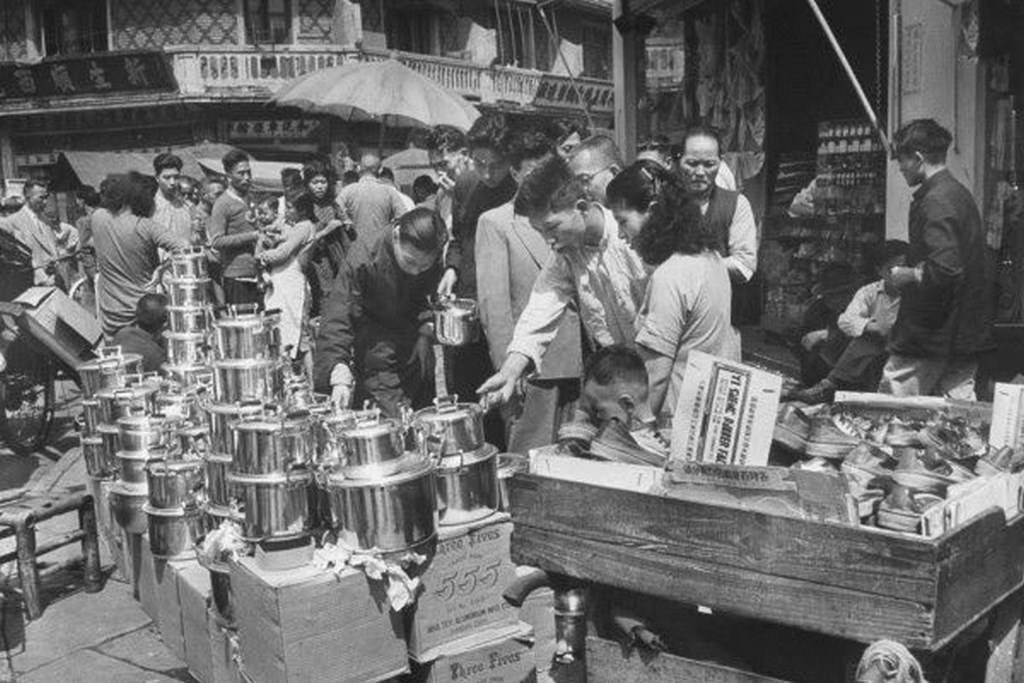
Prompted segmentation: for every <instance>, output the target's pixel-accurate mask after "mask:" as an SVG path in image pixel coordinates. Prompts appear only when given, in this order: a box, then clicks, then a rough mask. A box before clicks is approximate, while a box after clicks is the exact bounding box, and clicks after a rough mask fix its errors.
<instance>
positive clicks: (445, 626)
mask: <svg viewBox="0 0 1024 683" xmlns="http://www.w3.org/2000/svg"><path fill="white" fill-rule="evenodd" d="M438 536H439V538H438V543H437V550H436V552H435V553H434V556H433V557H432V558H430V560H429V561H428V562H427V563H426V564H425V565H423V566H422V567H420V568H419V570H418V571H417V572H416V575H417V576H419V578H420V580H421V581H422V582H423V590H422V591H421V592H420V595H419V598H418V599H417V600H416V604H415V606H413V607H412V608H411V609H410V610H408V611H409V615H408V635H409V655H410V656H411V657H412V658H413V659H415V660H416V661H418V662H429V661H431V660H433V659H435V658H436V657H437V656H438V655H439V653H440V649H439V648H441V647H442V646H444V645H447V644H449V643H452V642H454V641H456V640H459V639H461V638H464V637H465V636H467V635H469V634H471V633H475V632H477V631H480V630H482V629H494V628H497V627H501V626H506V627H509V628H514V627H515V626H516V625H517V624H518V622H519V620H518V617H517V616H516V610H515V608H513V607H512V606H511V605H509V604H508V603H507V602H506V601H505V598H504V597H502V592H503V591H504V590H505V588H506V587H508V586H509V585H510V584H511V583H512V582H513V581H514V580H515V576H516V574H515V571H516V570H515V565H513V564H512V559H511V556H510V553H509V546H510V539H511V537H512V522H511V521H509V517H508V515H505V514H500V515H494V516H493V517H490V518H488V519H486V520H484V521H482V522H477V523H475V524H466V525H460V526H453V527H442V529H441V531H440V533H439V534H438Z"/></svg>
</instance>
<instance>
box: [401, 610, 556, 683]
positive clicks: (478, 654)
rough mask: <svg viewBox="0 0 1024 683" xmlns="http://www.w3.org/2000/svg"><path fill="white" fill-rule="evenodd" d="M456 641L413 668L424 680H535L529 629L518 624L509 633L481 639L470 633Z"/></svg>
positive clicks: (436, 682)
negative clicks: (426, 663)
mask: <svg viewBox="0 0 1024 683" xmlns="http://www.w3.org/2000/svg"><path fill="white" fill-rule="evenodd" d="M460 642H464V643H465V645H459V644H458V643H455V644H453V645H452V647H451V649H450V651H448V652H445V654H443V655H441V656H440V657H438V659H436V660H435V661H433V662H432V663H430V664H428V665H426V666H423V667H419V668H417V669H414V676H413V680H415V681H417V682H420V681H423V682H424V683H524V682H525V681H534V680H536V673H537V663H536V661H535V658H534V654H533V645H532V637H531V634H530V628H529V626H527V625H526V624H518V625H517V626H516V627H515V630H514V631H512V632H511V633H506V634H505V635H503V636H499V637H497V638H492V639H491V640H488V641H484V642H480V639H479V638H477V637H474V636H470V637H469V638H467V639H466V640H465V641H460Z"/></svg>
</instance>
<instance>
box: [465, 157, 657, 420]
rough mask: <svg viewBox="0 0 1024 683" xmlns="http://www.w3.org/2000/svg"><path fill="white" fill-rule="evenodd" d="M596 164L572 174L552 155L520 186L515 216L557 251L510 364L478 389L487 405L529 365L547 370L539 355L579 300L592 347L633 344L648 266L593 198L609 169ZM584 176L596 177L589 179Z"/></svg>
mask: <svg viewBox="0 0 1024 683" xmlns="http://www.w3.org/2000/svg"><path fill="white" fill-rule="evenodd" d="M581 147H583V145H581ZM612 148H613V150H614V154H611V155H608V156H610V157H612V158H614V157H617V156H618V150H617V149H614V144H613V145H612ZM578 149H579V148H578ZM577 153H580V152H579V151H578V152H577ZM602 163H603V162H602ZM597 165H599V162H590V161H588V163H587V164H585V165H584V164H579V165H577V166H576V168H577V169H580V168H586V169H588V170H587V171H580V172H576V173H574V169H571V168H570V166H569V164H567V163H566V162H565V160H563V159H562V158H561V157H557V156H556V157H552V158H550V159H547V160H545V161H544V162H543V163H541V164H540V165H539V166H537V168H535V169H534V170H533V171H532V172H531V173H530V174H529V175H527V176H526V177H525V178H524V179H523V181H522V183H521V185H520V187H519V192H518V194H517V195H516V203H515V211H516V213H519V214H521V215H524V216H527V217H528V218H529V221H530V224H531V225H532V226H533V228H534V229H535V230H537V231H539V232H540V233H541V234H542V235H543V236H544V239H545V241H546V242H547V243H548V244H549V245H550V246H551V248H552V250H553V251H554V252H555V253H554V254H553V255H552V256H551V257H550V259H549V260H548V262H547V263H546V264H545V265H544V268H543V269H542V270H541V273H540V275H539V276H538V278H537V281H536V282H535V283H534V285H533V291H532V292H531V293H530V299H529V301H528V302H527V304H526V308H525V309H524V310H523V313H522V315H520V316H519V321H518V322H517V323H516V327H515V331H514V332H513V334H512V342H511V343H510V344H509V346H508V352H507V356H506V358H505V362H504V363H503V364H502V366H501V369H500V370H498V372H497V374H495V375H494V376H492V377H491V378H490V379H488V380H487V381H486V382H484V384H483V385H482V386H481V387H480V388H479V389H478V390H477V393H479V394H483V395H485V396H486V398H487V402H488V403H489V404H493V403H505V402H507V401H508V400H509V399H510V398H511V396H512V395H513V393H514V392H515V389H516V385H517V384H518V382H519V380H520V379H521V378H522V377H523V376H524V375H525V374H526V373H527V371H529V370H530V368H531V367H532V368H534V369H535V370H537V371H542V370H543V366H542V364H541V360H542V358H543V356H544V355H545V352H546V351H547V349H548V347H549V346H550V344H551V342H552V341H553V340H554V338H555V336H556V334H557V332H558V328H559V324H560V323H561V320H562V316H563V315H565V312H566V311H567V310H568V309H569V306H570V304H571V303H572V302H574V301H578V305H579V309H580V317H581V318H582V320H583V328H584V330H585V331H586V333H587V335H588V337H589V339H590V342H591V344H592V346H594V347H597V348H600V347H604V346H611V345H612V344H625V345H626V346H630V347H632V346H634V344H635V340H636V326H635V323H636V318H637V312H638V311H639V310H640V306H641V303H642V302H643V298H644V293H645V290H646V286H647V271H646V269H645V267H644V264H643V262H642V261H641V259H640V257H639V256H638V255H637V253H636V252H635V251H633V250H632V249H631V248H630V246H629V245H628V244H627V243H626V242H625V241H624V240H623V239H621V238H620V237H619V231H618V225H617V223H616V221H615V217H614V216H613V215H612V213H611V212H610V211H609V210H608V209H606V208H605V207H603V206H602V205H601V204H600V203H598V202H597V201H594V200H593V199H592V196H593V195H592V193H593V191H594V189H595V187H596V188H598V189H600V192H601V194H602V195H603V193H604V189H605V188H606V187H607V182H605V181H604V179H603V178H600V177H599V176H601V175H602V174H604V172H605V170H607V169H602V168H595V166H597ZM583 173H588V174H590V175H589V176H588V177H584V176H583ZM607 180H608V181H609V182H610V180H611V177H609V178H608V179H607ZM588 188H590V189H589V190H588Z"/></svg>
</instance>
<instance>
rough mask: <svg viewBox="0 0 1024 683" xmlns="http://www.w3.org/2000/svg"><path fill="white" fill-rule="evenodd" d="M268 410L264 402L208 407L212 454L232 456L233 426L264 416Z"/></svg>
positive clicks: (215, 404)
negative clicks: (239, 422) (238, 422)
mask: <svg viewBox="0 0 1024 683" xmlns="http://www.w3.org/2000/svg"><path fill="white" fill-rule="evenodd" d="M266 410H268V408H267V407H265V406H264V404H263V402H262V401H244V402H239V403H211V404H210V405H208V406H207V407H206V411H207V415H208V418H209V424H210V452H211V453H217V454H221V455H228V456H230V454H231V453H234V452H235V436H234V432H232V431H231V425H232V423H234V422H237V421H239V420H244V419H248V418H253V417H257V416H260V415H263V413H264V412H265V411H266Z"/></svg>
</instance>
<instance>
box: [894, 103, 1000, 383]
mask: <svg viewBox="0 0 1024 683" xmlns="http://www.w3.org/2000/svg"><path fill="white" fill-rule="evenodd" d="M952 141H953V136H952V135H951V134H950V132H949V131H948V130H946V129H945V128H943V127H942V126H940V125H939V124H937V123H936V122H935V121H933V120H932V119H918V120H915V121H911V122H910V123H908V124H906V125H905V126H903V127H902V128H900V130H899V131H897V133H896V136H895V138H894V140H893V143H894V144H893V149H894V158H895V159H896V160H897V162H898V163H899V169H900V173H901V174H902V175H903V177H904V179H906V181H907V185H909V186H910V187H916V188H917V189H916V190H915V191H914V201H913V202H911V204H910V221H909V236H910V249H909V251H908V253H907V265H906V266H902V267H900V266H897V267H894V268H892V270H891V273H890V275H889V277H890V279H891V281H892V283H893V285H894V286H895V287H896V288H897V289H898V290H899V292H900V295H901V297H900V298H901V302H900V312H899V315H898V316H897V318H896V324H895V325H894V326H893V328H892V333H891V337H890V342H889V352H890V355H889V361H888V363H886V365H885V369H884V370H883V371H882V382H881V386H880V387H879V389H880V391H883V392H887V393H892V394H894V395H896V396H918V395H921V396H927V395H938V396H948V397H950V398H957V399H963V400H968V401H973V400H974V399H975V392H974V375H975V373H976V372H977V369H978V356H979V355H980V354H981V353H983V352H985V351H988V350H990V349H991V348H992V346H993V342H992V322H993V315H994V313H993V308H994V306H993V304H994V300H993V297H992V288H993V285H994V277H993V273H992V268H990V267H989V259H988V255H987V254H986V248H985V229H984V226H983V225H982V222H981V215H980V214H979V212H978V205H977V204H976V203H975V201H974V198H973V197H972V196H971V193H970V191H969V190H968V189H967V188H966V187H964V186H963V185H962V184H961V183H960V182H959V181H957V180H956V179H955V178H954V177H953V176H952V174H950V172H949V170H948V169H947V168H946V153H947V151H948V150H949V145H950V144H951V143H952Z"/></svg>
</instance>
